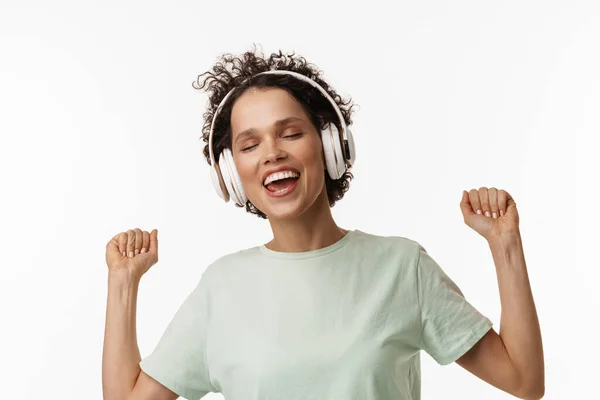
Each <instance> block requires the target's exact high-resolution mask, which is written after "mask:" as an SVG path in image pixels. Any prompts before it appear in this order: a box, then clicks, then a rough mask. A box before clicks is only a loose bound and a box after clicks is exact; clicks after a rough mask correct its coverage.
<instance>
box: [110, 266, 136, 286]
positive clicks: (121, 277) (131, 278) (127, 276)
mask: <svg viewBox="0 0 600 400" xmlns="http://www.w3.org/2000/svg"><path fill="white" fill-rule="evenodd" d="M140 279H141V277H138V276H137V275H135V274H134V273H132V272H131V271H128V270H126V269H109V270H108V283H109V285H118V286H132V287H133V286H135V287H137V286H138V285H139V283H140Z"/></svg>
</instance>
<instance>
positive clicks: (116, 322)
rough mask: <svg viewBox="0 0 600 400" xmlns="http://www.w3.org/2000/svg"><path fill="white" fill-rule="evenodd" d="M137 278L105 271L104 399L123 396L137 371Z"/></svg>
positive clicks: (135, 379) (128, 390) (138, 368)
mask: <svg viewBox="0 0 600 400" xmlns="http://www.w3.org/2000/svg"><path fill="white" fill-rule="evenodd" d="M138 288H139V279H135V278H132V277H129V276H127V275H125V274H118V273H114V272H109V275H108V299H107V306H106V327H105V331H104V349H103V352H102V391H103V393H104V399H105V400H121V399H125V398H126V397H127V396H128V395H129V393H131V391H132V389H133V387H134V386H135V383H136V381H137V378H138V376H139V374H140V367H139V365H138V364H139V362H140V361H141V355H140V350H139V347H138V344H137V336H136V305H137V294H138Z"/></svg>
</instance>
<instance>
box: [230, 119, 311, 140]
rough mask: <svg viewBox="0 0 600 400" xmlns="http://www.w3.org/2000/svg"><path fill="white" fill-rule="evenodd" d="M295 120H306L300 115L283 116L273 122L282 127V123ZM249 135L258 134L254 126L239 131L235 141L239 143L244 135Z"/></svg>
mask: <svg viewBox="0 0 600 400" xmlns="http://www.w3.org/2000/svg"><path fill="white" fill-rule="evenodd" d="M295 121H300V122H303V121H304V120H303V119H301V118H298V117H287V118H283V119H280V120H277V121H275V122H274V123H273V125H274V126H275V127H280V126H282V125H285V124H288V123H290V122H295ZM248 135H256V130H255V129H254V128H249V129H246V130H245V131H242V132H240V133H238V135H237V136H236V138H235V141H234V143H237V142H238V141H239V140H240V139H241V138H242V137H244V136H248Z"/></svg>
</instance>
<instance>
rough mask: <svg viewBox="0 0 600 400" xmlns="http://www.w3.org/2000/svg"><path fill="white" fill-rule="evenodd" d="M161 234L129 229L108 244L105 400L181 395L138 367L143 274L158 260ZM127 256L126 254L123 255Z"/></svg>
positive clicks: (168, 398)
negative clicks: (138, 332) (138, 324)
mask: <svg viewBox="0 0 600 400" xmlns="http://www.w3.org/2000/svg"><path fill="white" fill-rule="evenodd" d="M157 234H158V231H156V230H153V231H152V233H151V234H150V233H148V232H146V231H144V232H142V231H141V230H140V229H135V230H129V231H127V232H122V233H119V234H117V235H115V236H114V237H113V238H112V239H111V240H110V241H109V242H108V244H107V245H106V263H107V265H108V299H107V304H106V326H105V331H104V348H103V352H102V392H103V396H104V400H129V399H136V400H137V399H140V400H141V399H148V400H149V399H152V400H174V399H177V398H178V397H179V396H177V394H175V393H173V392H172V391H171V390H169V389H167V388H166V387H164V386H163V385H161V384H160V383H158V382H157V381H155V380H154V379H152V378H150V377H149V376H148V375H146V374H145V373H144V372H143V371H142V370H141V369H140V367H139V363H140V361H141V356H140V350H139V347H138V343H137V335H136V307H137V294H138V288H139V283H140V279H141V277H142V275H143V274H144V273H145V272H146V271H147V270H148V269H149V268H150V267H151V266H152V265H154V264H155V263H156V262H157V261H158V241H157ZM124 254H125V255H124Z"/></svg>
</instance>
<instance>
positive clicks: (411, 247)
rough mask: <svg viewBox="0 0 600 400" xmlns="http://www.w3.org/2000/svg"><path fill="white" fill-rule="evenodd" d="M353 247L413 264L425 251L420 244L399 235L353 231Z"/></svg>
mask: <svg viewBox="0 0 600 400" xmlns="http://www.w3.org/2000/svg"><path fill="white" fill-rule="evenodd" d="M355 232H356V240H355V241H354V243H355V245H356V246H358V247H364V248H362V249H361V250H364V251H369V252H371V253H372V254H380V255H384V256H389V257H399V258H401V259H402V260H403V261H405V262H408V263H410V264H415V263H416V262H417V261H418V259H419V257H420V254H421V252H422V251H425V249H424V248H423V246H422V245H421V243H420V242H419V241H417V240H415V239H411V238H408V237H405V236H401V235H381V234H374V233H368V232H364V231H360V230H355Z"/></svg>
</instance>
